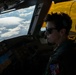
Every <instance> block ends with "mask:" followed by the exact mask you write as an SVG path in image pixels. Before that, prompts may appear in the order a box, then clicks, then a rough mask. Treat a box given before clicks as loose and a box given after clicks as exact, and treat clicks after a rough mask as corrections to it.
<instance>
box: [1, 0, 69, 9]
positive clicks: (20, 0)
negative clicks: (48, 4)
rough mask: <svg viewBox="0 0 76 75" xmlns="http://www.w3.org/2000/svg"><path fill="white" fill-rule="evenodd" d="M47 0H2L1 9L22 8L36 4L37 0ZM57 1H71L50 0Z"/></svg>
mask: <svg viewBox="0 0 76 75" xmlns="http://www.w3.org/2000/svg"><path fill="white" fill-rule="evenodd" d="M41 1H46V0H0V9H1V8H4V9H5V10H6V9H8V8H9V9H10V8H14V7H15V8H17V9H20V8H22V7H28V6H31V5H35V4H36V3H37V2H41ZM50 1H55V2H62V1H69V0H50Z"/></svg>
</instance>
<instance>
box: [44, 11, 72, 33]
mask: <svg viewBox="0 0 76 75" xmlns="http://www.w3.org/2000/svg"><path fill="white" fill-rule="evenodd" d="M48 21H50V22H53V23H54V24H55V27H56V28H57V30H58V31H60V30H61V29H63V28H65V29H66V34H69V31H70V29H71V26H72V20H71V17H70V16H69V15H68V14H65V13H62V12H61V13H51V14H48V15H47V16H46V17H45V22H48Z"/></svg>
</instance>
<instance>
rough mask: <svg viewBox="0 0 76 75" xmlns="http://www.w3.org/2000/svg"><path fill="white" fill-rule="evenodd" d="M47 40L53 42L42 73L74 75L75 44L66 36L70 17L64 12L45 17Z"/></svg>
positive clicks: (75, 69)
mask: <svg viewBox="0 0 76 75" xmlns="http://www.w3.org/2000/svg"><path fill="white" fill-rule="evenodd" d="M45 22H46V33H45V34H46V37H47V41H48V42H49V43H51V44H55V45H56V47H55V49H54V50H53V51H54V52H53V54H52V55H50V58H49V62H48V64H47V67H46V70H45V73H44V75H76V51H75V46H76V44H75V43H74V41H72V40H70V39H69V38H68V35H69V32H70V29H71V27H72V19H71V17H70V16H69V15H68V14H66V13H62V12H61V13H51V14H48V15H47V16H46V17H45Z"/></svg>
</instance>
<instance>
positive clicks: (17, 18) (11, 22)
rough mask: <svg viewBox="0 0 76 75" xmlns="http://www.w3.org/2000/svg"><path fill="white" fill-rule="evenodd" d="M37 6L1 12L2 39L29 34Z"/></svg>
mask: <svg viewBox="0 0 76 75" xmlns="http://www.w3.org/2000/svg"><path fill="white" fill-rule="evenodd" d="M34 8H35V6H31V7H28V8H24V9H20V10H16V11H12V12H9V13H5V14H0V41H3V40H6V39H10V38H13V37H17V36H22V35H27V32H28V29H29V26H30V23H31V19H32V15H33V12H34Z"/></svg>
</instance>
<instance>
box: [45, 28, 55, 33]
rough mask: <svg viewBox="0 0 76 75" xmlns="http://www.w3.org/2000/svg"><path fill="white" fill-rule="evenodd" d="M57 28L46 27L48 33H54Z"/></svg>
mask: <svg viewBox="0 0 76 75" xmlns="http://www.w3.org/2000/svg"><path fill="white" fill-rule="evenodd" d="M54 29H56V28H48V29H47V28H46V34H52V31H53V30H54Z"/></svg>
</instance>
